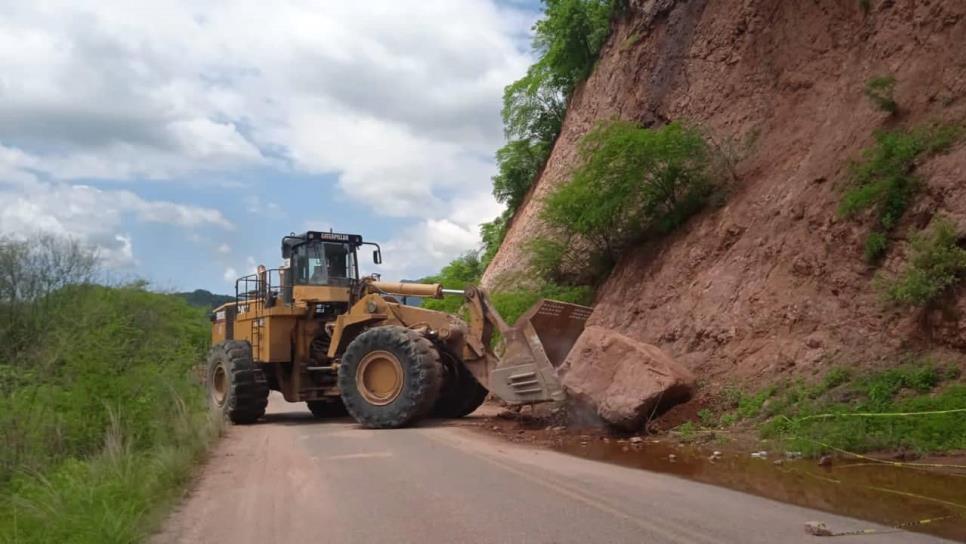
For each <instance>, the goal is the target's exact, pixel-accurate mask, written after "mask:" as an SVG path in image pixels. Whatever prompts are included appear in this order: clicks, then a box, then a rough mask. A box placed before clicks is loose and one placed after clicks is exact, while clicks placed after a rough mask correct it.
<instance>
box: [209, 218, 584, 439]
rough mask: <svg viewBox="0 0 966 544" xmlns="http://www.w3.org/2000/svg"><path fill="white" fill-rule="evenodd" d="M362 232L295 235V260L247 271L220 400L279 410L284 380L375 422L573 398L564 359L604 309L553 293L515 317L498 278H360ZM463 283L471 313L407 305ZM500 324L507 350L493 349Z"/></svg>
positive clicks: (237, 413) (218, 339)
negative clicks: (492, 288)
mask: <svg viewBox="0 0 966 544" xmlns="http://www.w3.org/2000/svg"><path fill="white" fill-rule="evenodd" d="M363 245H370V246H373V247H374V248H375V249H374V250H373V252H372V257H373V261H374V262H375V263H376V264H380V263H381V262H382V253H381V250H380V248H379V246H378V245H377V244H373V243H371V242H364V241H363V240H362V236H360V235H357V234H341V233H334V232H316V231H309V232H306V233H304V234H300V235H295V234H292V235H289V236H285V237H284V238H283V239H282V259H283V262H282V266H280V267H279V268H277V269H266V268H264V267H259V269H258V271H257V272H256V273H255V274H252V275H249V276H245V277H242V278H239V279H238V280H237V281H236V283H235V301H234V302H230V303H228V304H225V305H223V306H220V307H219V308H217V309H215V311H214V312H213V314H212V348H211V351H210V353H209V355H208V361H207V374H206V383H207V388H208V397H209V402H210V404H211V407H212V409H214V410H217V411H219V412H221V413H223V414H224V416H225V417H226V418H228V419H230V420H231V421H232V422H234V423H253V422H255V421H256V420H258V419H259V418H260V417H262V415H264V413H265V407H266V405H267V404H268V393H269V391H270V390H276V391H280V392H281V393H282V395H283V396H284V397H285V400H287V401H289V402H305V403H306V404H307V405H308V408H309V409H310V410H311V412H312V413H313V414H314V415H316V416H317V417H327V416H335V415H342V414H344V413H345V412H348V413H349V414H350V415H351V416H352V417H353V418H355V420H356V421H358V422H359V423H360V424H362V425H364V426H366V427H372V428H392V427H402V426H406V425H410V424H412V423H414V422H416V421H418V420H419V419H421V418H423V417H429V416H432V417H451V418H455V417H462V416H465V415H467V414H469V413H471V412H473V411H474V410H475V409H476V408H477V407H478V406H479V405H480V404H482V403H483V400H484V398H485V397H486V395H487V393H488V392H489V393H493V394H494V395H496V396H497V397H499V398H501V399H503V400H505V401H506V402H508V403H511V404H524V403H537V402H545V401H551V400H562V399H563V396H564V395H563V391H562V389H561V387H560V382H559V380H558V377H557V372H556V369H557V367H559V366H560V364H561V363H563V361H564V359H565V358H566V356H567V353H568V352H569V351H570V350H571V348H572V347H573V345H574V342H575V341H576V339H577V337H578V336H579V335H580V333H581V332H582V331H583V328H584V323H585V322H586V320H587V317H588V316H589V315H590V308H587V307H584V306H578V305H575V304H568V303H563V302H556V301H550V300H542V301H540V302H538V303H537V304H536V305H534V307H533V308H531V309H530V310H529V311H528V312H526V313H525V314H524V315H523V316H521V317H520V319H519V320H518V321H517V322H516V324H515V325H514V326H509V325H507V324H506V323H505V322H504V321H503V319H502V318H501V317H500V315H499V314H498V313H497V312H496V310H495V309H494V308H493V305H492V304H491V303H490V300H489V298H488V297H487V294H486V292H485V291H484V290H482V289H480V288H478V287H468V288H466V289H465V290H460V291H455V290H449V289H444V288H443V286H441V285H439V284H420V283H405V282H384V281H380V279H379V277H378V276H376V275H373V276H369V277H360V275H359V266H358V258H357V257H358V250H359V248H361V247H362V246H363ZM443 296H461V297H463V298H464V299H465V305H464V308H465V310H466V315H467V316H468V318H467V319H466V320H464V319H461V318H460V317H457V316H454V315H451V314H447V313H443V312H438V311H433V310H427V309H425V308H420V307H418V306H414V305H408V304H405V303H404V302H406V298H407V297H421V298H427V297H428V298H441V297H443ZM496 331H498V332H499V333H500V338H501V342H502V345H501V346H499V347H498V350H499V351H500V352H501V354H502V355H501V356H497V354H496V350H494V348H493V343H494V342H493V339H494V332H496Z"/></svg>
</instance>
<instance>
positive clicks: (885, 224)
mask: <svg viewBox="0 0 966 544" xmlns="http://www.w3.org/2000/svg"><path fill="white" fill-rule="evenodd" d="M961 133H962V128H961V127H959V126H954V125H929V126H923V127H918V128H914V129H911V130H907V129H896V130H884V131H880V132H877V133H876V135H875V144H874V145H873V146H872V147H870V148H868V149H866V150H864V151H863V152H862V159H861V160H859V161H856V162H854V163H852V164H851V165H850V167H849V177H850V181H851V184H852V187H851V188H849V189H848V190H847V191H846V192H845V195H844V196H843V197H842V203H841V204H840V206H839V212H840V213H841V214H842V215H843V216H845V217H853V216H855V215H857V214H859V213H860V212H863V211H866V210H872V212H873V213H874V214H875V216H876V219H877V223H878V224H877V225H876V227H875V228H874V230H873V232H872V233H870V235H869V238H868V239H867V240H866V244H865V254H866V256H867V258H868V259H869V260H870V261H875V260H877V259H879V258H880V257H882V256H883V255H885V252H886V250H887V249H888V243H887V240H888V238H887V236H888V234H889V233H890V232H892V230H893V229H894V228H895V227H896V225H898V224H899V220H900V219H902V216H903V214H904V213H905V211H906V209H907V208H908V207H909V205H910V204H911V203H912V200H913V198H914V197H915V196H916V194H917V193H918V192H919V189H920V182H919V179H918V178H917V177H916V176H915V174H914V173H913V171H914V169H915V165H916V160H917V159H920V158H922V157H926V156H930V155H934V154H937V153H941V152H943V151H946V150H947V149H949V147H950V146H951V145H952V144H953V143H954V142H955V141H956V139H957V138H958V137H959V136H960V135H961Z"/></svg>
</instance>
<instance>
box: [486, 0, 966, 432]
mask: <svg viewBox="0 0 966 544" xmlns="http://www.w3.org/2000/svg"><path fill="white" fill-rule="evenodd" d="M860 4H861V3H860V2H858V1H851V2H842V1H840V0H815V1H808V2H776V1H774V0H701V1H688V2H683V1H674V0H656V1H654V0H651V1H635V2H632V8H631V12H630V14H629V15H628V17H627V18H626V19H624V20H623V21H621V22H619V23H618V24H617V25H616V27H615V29H614V32H613V34H612V36H611V38H610V39H609V41H608V43H607V45H606V46H605V49H604V50H603V53H602V55H601V59H600V61H599V63H598V65H597V67H596V69H595V71H594V73H593V75H592V76H591V77H590V78H589V80H588V81H587V82H586V83H585V84H584V85H583V86H582V87H581V88H579V89H578V90H577V92H576V93H575V95H574V97H573V99H572V102H571V107H570V109H569V111H568V113H567V118H566V121H565V123H564V127H563V130H562V133H561V135H560V137H559V139H558V141H557V143H556V145H555V147H554V149H553V152H552V155H551V157H550V159H549V161H548V163H547V165H546V167H545V169H544V171H543V173H542V175H541V176H540V178H539V179H538V181H537V183H536V184H535V186H534V187H533V188H532V190H531V194H530V195H529V197H528V199H527V201H526V203H525V204H524V205H523V206H522V208H521V209H520V210H519V211H518V213H517V215H516V217H515V218H514V220H513V223H512V226H511V228H510V230H509V232H508V235H507V237H506V241H505V242H504V244H503V247H501V249H500V251H499V253H498V254H497V255H496V257H495V259H494V260H493V262H492V263H491V265H490V267H489V269H488V270H487V272H486V275H485V276H484V279H483V283H484V285H485V286H487V287H489V288H491V289H496V288H501V287H507V286H509V285H512V284H513V283H514V282H517V281H519V280H520V278H522V277H524V276H525V271H526V267H527V253H526V248H525V245H526V242H527V241H528V240H530V239H532V238H533V237H534V236H536V235H537V234H538V233H539V232H540V231H541V226H540V222H539V220H538V216H539V211H540V203H541V201H542V199H543V198H544V197H546V195H547V194H548V193H549V192H550V191H552V190H553V189H554V188H555V187H557V186H559V185H560V184H561V183H563V182H564V181H566V179H567V178H568V175H569V172H570V171H571V169H572V167H573V164H574V160H575V154H576V144H577V142H578V141H579V140H580V138H581V136H582V135H584V134H585V133H586V132H587V131H588V130H589V129H590V128H591V127H593V126H594V124H595V123H597V122H598V121H600V120H604V119H609V118H615V117H617V118H622V119H629V120H634V121H638V122H641V123H643V124H645V125H653V124H660V123H663V122H666V121H669V120H683V121H687V122H691V123H697V124H699V125H701V126H703V127H705V128H706V129H708V130H709V131H710V133H711V134H713V135H714V136H715V139H716V140H717V141H718V142H719V143H721V144H722V146H723V147H729V148H734V149H737V150H739V159H740V160H739V161H738V162H737V165H736V171H737V175H738V176H737V177H738V181H737V182H736V183H735V184H734V186H733V187H731V188H730V190H729V194H728V195H727V198H726V200H725V202H724V204H723V205H722V206H720V207H717V208H713V209H709V210H707V211H706V212H704V213H702V214H701V215H699V216H698V217H696V218H694V219H692V220H691V221H690V222H689V223H688V224H687V225H686V226H684V227H683V228H681V229H680V230H679V231H678V232H676V233H674V234H673V235H671V236H669V237H667V238H666V239H664V240H662V241H660V242H656V243H652V244H649V245H646V246H643V247H640V248H637V249H636V250H634V251H631V252H629V254H627V255H625V256H624V258H623V260H622V261H621V262H620V263H619V264H618V266H617V267H616V268H615V270H614V271H613V273H612V274H611V276H610V278H609V279H608V280H607V281H606V283H605V284H604V285H603V286H602V287H601V288H600V289H599V291H598V296H597V300H596V304H595V311H594V314H593V315H592V317H591V319H590V321H589V324H590V325H600V326H603V327H608V328H612V329H614V330H617V331H618V332H620V333H622V334H625V335H627V336H629V337H631V338H635V339H638V340H641V341H643V342H647V343H649V344H653V345H656V346H658V347H660V348H661V349H663V350H665V351H666V352H668V353H669V354H670V355H671V356H672V357H674V358H675V359H676V360H677V361H678V362H680V363H682V364H684V365H685V366H686V367H688V368H689V369H690V370H692V371H693V372H694V374H695V375H696V376H697V378H698V380H699V385H701V386H702V389H703V390H704V391H705V393H702V394H700V395H699V397H698V404H696V405H695V406H692V407H688V408H681V409H680V411H672V412H670V413H669V414H668V417H669V418H676V417H678V415H683V414H684V411H687V412H688V414H690V412H694V413H696V412H697V410H698V409H700V408H697V409H695V407H697V406H700V402H709V400H708V399H707V398H705V397H704V395H711V394H713V392H714V391H716V390H720V389H721V388H723V387H724V386H725V385H727V384H735V385H738V386H740V387H742V388H745V389H755V388H759V387H762V386H764V385H766V384H767V383H770V382H776V381H779V380H783V379H797V378H805V379H814V378H815V377H817V376H820V375H821V374H823V373H824V372H825V371H826V370H827V369H828V368H830V367H832V366H834V365H849V366H861V367H867V368H875V367H881V366H883V365H888V364H892V363H894V362H895V361H896V360H897V359H898V358H899V357H902V356H903V355H905V354H909V353H927V354H931V355H933V356H936V357H938V358H941V359H942V360H944V361H947V362H953V363H955V364H958V365H961V367H962V368H963V369H966V356H964V353H963V351H962V350H963V348H964V347H966V297H963V296H962V292H961V291H960V292H957V293H955V294H954V296H951V297H949V298H948V299H947V300H945V301H943V303H942V304H941V307H940V308H937V309H934V310H929V311H920V310H909V309H894V308H888V307H885V306H884V305H883V304H882V302H881V301H880V299H879V295H878V293H877V291H876V290H875V289H874V288H873V286H872V279H873V277H874V275H875V274H876V272H877V269H876V268H875V267H872V266H870V265H869V264H867V263H866V262H865V260H864V259H863V257H862V244H863V242H864V239H865V235H866V234H867V233H868V231H869V229H870V226H871V225H872V219H871V218H867V219H866V220H865V221H853V220H845V219H842V218H841V217H840V216H839V215H838V213H837V207H838V204H839V202H840V200H841V195H842V191H843V188H844V185H845V182H846V174H847V165H848V163H849V161H850V160H851V159H855V158H857V157H858V156H859V155H860V152H861V149H862V148H864V147H867V146H868V145H869V144H870V143H871V142H872V135H873V133H874V132H875V131H876V130H878V129H882V128H889V127H894V126H915V125H917V124H920V123H925V122H929V121H933V120H937V119H941V120H943V121H945V122H960V123H961V122H963V120H964V118H966V47H964V46H963V44H966V3H963V2H944V1H924V0H919V1H916V0H896V1H873V2H871V5H872V9H871V11H870V12H869V13H865V12H863V10H862V8H861V6H860ZM884 74H892V75H894V76H895V78H896V89H895V99H896V101H897V102H898V104H899V108H900V112H899V115H898V116H897V117H890V116H889V115H888V114H887V113H884V112H882V111H880V110H877V109H876V108H875V107H874V105H873V104H871V103H870V101H869V100H868V99H867V98H866V97H865V95H864V92H863V90H864V87H865V84H866V82H867V81H868V80H869V79H870V78H872V77H875V76H879V75H884ZM746 145H747V152H745V151H742V150H743V149H744V148H745V146H746ZM917 174H918V175H919V176H920V177H921V179H922V180H923V183H924V189H923V191H922V192H921V194H920V196H919V197H918V200H917V201H916V203H915V205H914V206H913V208H912V209H910V210H909V212H907V213H906V215H905V218H904V220H903V222H902V224H901V225H900V226H899V227H898V228H897V229H896V230H895V233H894V240H893V244H892V249H891V250H890V252H889V254H888V255H887V258H886V260H885V263H884V264H883V267H882V268H883V269H884V270H885V271H887V272H888V271H895V270H898V269H899V268H900V266H901V265H902V263H903V262H904V255H905V251H906V247H907V244H906V239H907V238H908V236H909V235H910V234H912V233H914V232H916V231H917V230H918V229H921V228H923V227H924V226H926V225H927V224H928V223H929V221H930V220H931V218H932V217H933V216H934V215H935V214H937V213H938V214H942V215H944V216H946V217H949V218H950V219H951V220H952V221H953V222H954V223H956V224H957V225H958V226H959V228H960V229H961V230H963V231H966V144H964V143H962V142H961V143H959V144H957V145H956V146H954V147H953V149H951V150H950V151H949V152H948V153H947V154H945V155H942V156H938V157H935V158H932V159H930V160H926V161H924V162H922V164H919V165H918V166H917ZM709 398H710V397H709ZM702 399H704V400H702Z"/></svg>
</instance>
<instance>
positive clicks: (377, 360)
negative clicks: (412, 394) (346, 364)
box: [356, 350, 403, 406]
mask: <svg viewBox="0 0 966 544" xmlns="http://www.w3.org/2000/svg"><path fill="white" fill-rule="evenodd" d="M356 388H358V390H359V393H361V394H362V398H364V399H366V402H368V403H370V404H374V405H376V406H384V405H386V404H389V403H390V402H392V401H394V400H396V397H398V396H399V393H400V392H401V391H402V388H403V369H402V364H400V362H399V359H397V358H396V356H395V355H393V354H392V353H389V352H388V351H382V350H378V351H372V352H370V353H368V354H366V356H365V357H363V358H362V361H360V362H359V369H358V370H357V371H356Z"/></svg>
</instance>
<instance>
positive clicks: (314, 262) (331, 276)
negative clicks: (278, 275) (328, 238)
mask: <svg viewBox="0 0 966 544" xmlns="http://www.w3.org/2000/svg"><path fill="white" fill-rule="evenodd" d="M295 257H296V260H297V265H296V266H297V269H296V282H297V283H299V284H302V285H348V284H349V282H350V281H351V280H354V279H355V278H356V272H355V269H356V266H355V252H354V251H353V250H352V247H351V246H349V245H348V244H339V243H329V242H325V243H323V242H319V243H311V244H303V245H301V246H298V247H297V248H296V249H295Z"/></svg>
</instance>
